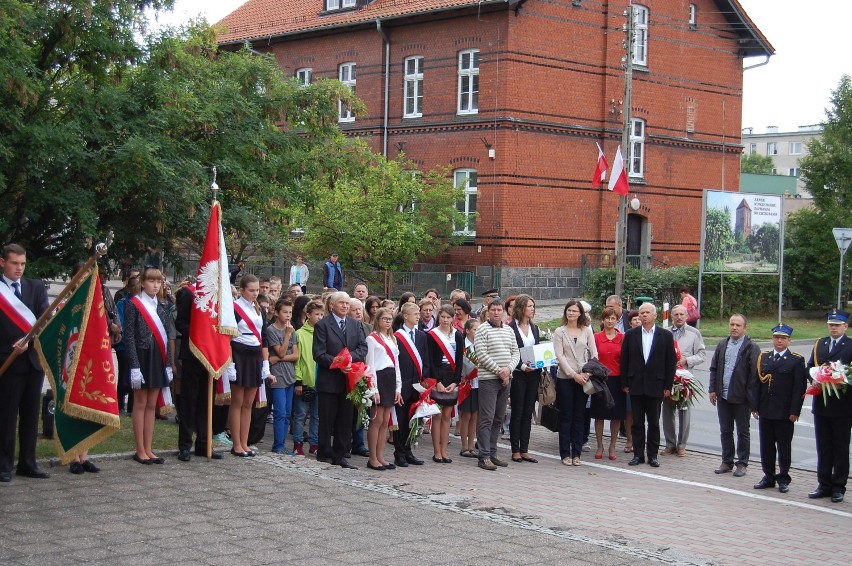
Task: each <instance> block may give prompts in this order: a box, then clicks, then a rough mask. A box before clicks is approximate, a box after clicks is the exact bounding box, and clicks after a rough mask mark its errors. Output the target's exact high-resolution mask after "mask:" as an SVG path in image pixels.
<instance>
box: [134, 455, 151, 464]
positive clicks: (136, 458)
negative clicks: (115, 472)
mask: <svg viewBox="0 0 852 566" xmlns="http://www.w3.org/2000/svg"><path fill="white" fill-rule="evenodd" d="M133 461H134V462H139V463H140V464H145V465H146V466H150V465H151V464H153V462H152V461H151V460H149V459H148V458H140V457H139V454H134V455H133Z"/></svg>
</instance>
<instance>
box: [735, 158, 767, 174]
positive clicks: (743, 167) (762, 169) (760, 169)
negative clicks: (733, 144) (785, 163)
mask: <svg viewBox="0 0 852 566" xmlns="http://www.w3.org/2000/svg"><path fill="white" fill-rule="evenodd" d="M772 167H773V164H772V158H771V157H769V156H768V155H760V154H759V153H749V154H748V155H743V158H742V160H741V161H740V171H741V172H742V173H755V174H757V175H771V174H772Z"/></svg>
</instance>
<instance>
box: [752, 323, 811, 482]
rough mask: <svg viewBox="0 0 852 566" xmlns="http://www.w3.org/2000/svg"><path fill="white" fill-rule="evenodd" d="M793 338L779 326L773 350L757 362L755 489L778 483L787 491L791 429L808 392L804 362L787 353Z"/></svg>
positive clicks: (773, 330)
mask: <svg viewBox="0 0 852 566" xmlns="http://www.w3.org/2000/svg"><path fill="white" fill-rule="evenodd" d="M792 335H793V329H792V328H791V327H789V326H787V325H786V324H779V325H778V326H776V327H775V328H773V329H772V346H773V349H772V350H771V351H769V352H761V354H760V356H758V358H757V376H758V378H759V381H758V382H757V385H756V387H755V389H756V391H755V393H754V395H752V399H753V403H754V405H753V406H752V415H754V417H755V418H757V419H758V427H759V430H760V462H761V466H762V467H763V479H761V480H760V481H759V482H758V483H756V484H754V489H767V488H770V487H775V483H776V482H777V483H778V491H780V492H781V493H787V492H788V491H790V461H791V459H792V456H791V452H792V444H793V427H794V423H795V422H796V421H797V420H799V415H800V414H801V412H802V402H803V399H802V397H803V395H804V394H805V389H806V388H807V378H806V375H805V359H804V358H803V357H802V356H801V355H800V354H797V353H795V352H791V351H790V350H788V348H789V346H790V337H791V336H792ZM776 451H777V456H778V473H777V474H776V473H775V456H776Z"/></svg>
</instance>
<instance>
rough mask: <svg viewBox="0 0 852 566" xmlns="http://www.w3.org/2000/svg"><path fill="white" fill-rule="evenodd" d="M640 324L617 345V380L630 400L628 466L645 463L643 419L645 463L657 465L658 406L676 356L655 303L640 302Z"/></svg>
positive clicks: (670, 380) (668, 386) (666, 393)
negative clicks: (630, 445) (629, 450)
mask: <svg viewBox="0 0 852 566" xmlns="http://www.w3.org/2000/svg"><path fill="white" fill-rule="evenodd" d="M639 320H640V321H641V322H642V324H641V326H637V327H636V328H631V329H630V330H628V331H627V332H626V333H625V335H624V343H623V345H622V346H621V382H622V387H623V388H624V392H625V393H627V394H629V395H630V400H631V402H632V404H633V459H632V460H630V462H628V465H630V466H638V465H639V464H644V463H645V448H646V436H645V419H647V420H648V435H647V454H648V465H650V466H651V467H653V468H657V467H659V465H660V462H659V460H657V454H658V452H659V450H660V406H661V405H662V402H663V398H664V397H665V398H668V397H671V394H672V384H673V383H674V375H675V370H676V368H677V360H676V357H675V349H674V337H673V336H672V333H671V332H669V331H668V330H666V329H664V328H660V327H659V326H657V324H656V323H657V307H655V306H654V305H653V304H652V303H642V306H641V307H639Z"/></svg>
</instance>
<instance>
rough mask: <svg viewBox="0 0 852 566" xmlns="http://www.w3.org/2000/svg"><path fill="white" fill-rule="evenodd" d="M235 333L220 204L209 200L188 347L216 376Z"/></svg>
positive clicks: (227, 357) (224, 363) (227, 360)
mask: <svg viewBox="0 0 852 566" xmlns="http://www.w3.org/2000/svg"><path fill="white" fill-rule="evenodd" d="M238 334H239V332H238V331H237V319H236V317H235V316H234V298H233V296H232V295H231V282H230V279H229V273H228V254H227V252H226V251H225V235H224V234H223V233H222V207H221V205H220V204H219V202H218V201H213V207H212V208H211V209H210V222H209V223H208V225H207V237H206V239H205V241H204V251H203V253H202V254H201V261H200V262H199V265H198V278H197V280H196V282H195V296H194V298H193V303H192V318H191V319H190V322H189V349H190V350H192V353H193V354H195V357H196V358H198V360H199V361H200V362H201V363H202V364H203V365H204V367H205V368H207V371H208V372H210V373H212V374H213V375H214V376H215V377H217V378H218V377H219V376H221V375H222V373H223V372H224V371H225V368H227V367H228V364H229V363H230V362H231V337H232V336H237V335H238Z"/></svg>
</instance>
